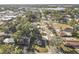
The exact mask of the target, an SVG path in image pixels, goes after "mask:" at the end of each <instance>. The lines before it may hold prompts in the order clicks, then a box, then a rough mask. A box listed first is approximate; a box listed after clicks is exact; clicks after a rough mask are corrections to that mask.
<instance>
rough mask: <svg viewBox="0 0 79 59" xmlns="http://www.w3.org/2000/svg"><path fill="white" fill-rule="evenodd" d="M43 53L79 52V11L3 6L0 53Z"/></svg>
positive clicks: (42, 7)
mask: <svg viewBox="0 0 79 59" xmlns="http://www.w3.org/2000/svg"><path fill="white" fill-rule="evenodd" d="M42 53H45V54H78V53H79V8H78V7H71V6H70V7H69V6H68V7H67V6H66V7H65V5H63V6H55V5H54V6H53V5H52V6H48V5H46V6H42V5H38V6H26V5H24V6H19V5H16V7H15V5H14V6H5V5H4V6H0V54H42Z"/></svg>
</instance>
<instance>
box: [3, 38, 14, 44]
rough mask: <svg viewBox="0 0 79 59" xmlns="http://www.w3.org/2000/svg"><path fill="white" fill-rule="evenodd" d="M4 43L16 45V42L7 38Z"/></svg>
mask: <svg viewBox="0 0 79 59" xmlns="http://www.w3.org/2000/svg"><path fill="white" fill-rule="evenodd" d="M3 42H4V43H15V41H14V39H13V38H6V39H4V41H3Z"/></svg>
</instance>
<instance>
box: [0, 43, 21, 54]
mask: <svg viewBox="0 0 79 59" xmlns="http://www.w3.org/2000/svg"><path fill="white" fill-rule="evenodd" d="M15 53H16V54H19V53H22V49H20V48H19V47H18V46H14V45H10V44H4V45H0V54H15Z"/></svg>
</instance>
